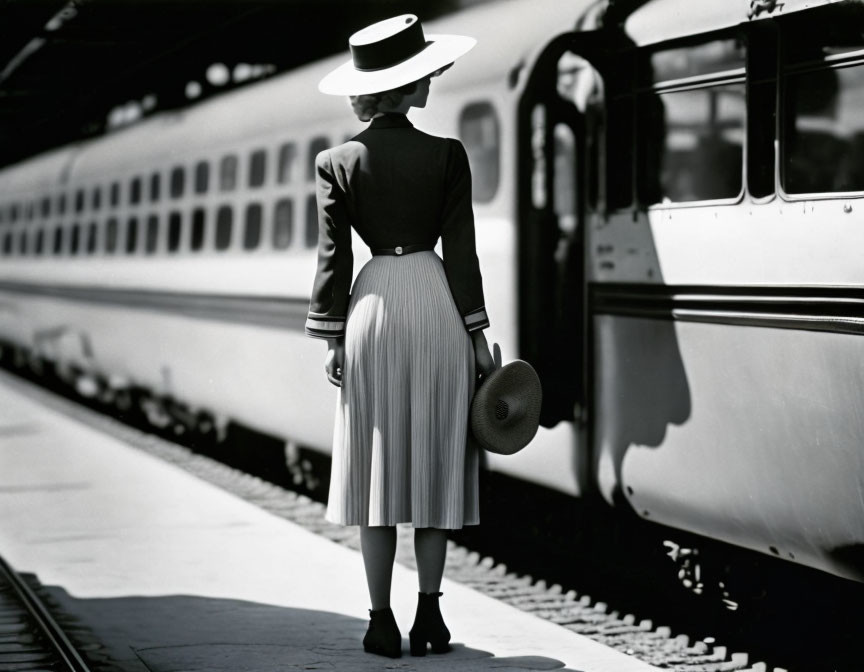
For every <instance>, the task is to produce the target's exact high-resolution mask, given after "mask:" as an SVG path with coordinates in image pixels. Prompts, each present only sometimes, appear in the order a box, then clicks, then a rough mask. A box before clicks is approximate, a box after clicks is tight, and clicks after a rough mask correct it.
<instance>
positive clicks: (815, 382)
mask: <svg viewBox="0 0 864 672" xmlns="http://www.w3.org/2000/svg"><path fill="white" fill-rule="evenodd" d="M862 19H864V6H862V3H860V2H853V1H850V0H838V1H830V0H819V1H817V0H809V1H806V2H805V1H804V0H786V2H784V3H777V2H774V1H773V0H734V1H733V2H712V3H681V2H677V1H674V0H647V1H645V0H631V1H630V2H616V3H607V2H595V1H589V0H581V1H580V0H573V1H572V2H553V1H552V0H549V1H547V2H537V1H536V0H505V1H502V2H493V3H489V4H485V5H482V6H477V7H474V8H471V9H468V10H465V11H462V12H459V13H457V14H453V15H451V16H450V17H448V18H446V19H444V20H441V21H438V22H435V23H434V24H430V25H429V26H428V27H427V30H429V32H454V33H464V34H470V35H474V36H476V37H478V38H479V45H478V47H477V48H476V49H475V50H474V51H473V52H472V54H471V55H470V56H469V57H467V58H466V59H462V60H460V62H459V63H458V64H457V65H456V66H455V67H454V68H452V69H451V70H450V71H449V72H448V73H447V75H446V76H445V77H442V78H440V79H436V80H434V83H433V94H432V97H431V98H430V105H429V107H428V108H427V109H425V110H420V111H417V112H416V113H414V112H412V113H411V117H412V120H413V121H414V123H415V124H416V125H417V126H418V127H419V128H422V129H424V130H427V131H429V132H432V133H436V134H440V135H447V136H452V137H458V138H460V139H461V140H462V142H463V143H464V144H465V146H466V149H467V151H468V154H469V159H470V161H471V165H472V173H473V176H474V204H475V213H476V217H477V240H478V254H479V257H480V260H481V268H482V271H483V276H484V286H485V288H486V292H487V309H488V311H489V314H490V319H491V321H492V327H491V330H490V332H489V334H490V337H491V340H494V341H497V342H499V343H500V344H501V345H502V349H503V351H504V355H505V359H508V358H514V357H521V358H524V359H527V360H528V361H530V362H532V363H533V364H534V365H535V367H536V368H537V370H538V372H539V374H540V376H541V380H542V382H543V385H544V407H543V413H542V418H541V419H542V424H543V428H541V430H540V432H539V433H538V436H537V438H536V439H535V441H534V442H533V443H532V445H531V446H529V447H528V448H527V449H526V450H524V451H522V452H521V453H519V454H518V455H516V456H511V457H507V458H502V457H499V456H493V455H489V456H488V467H489V468H490V469H493V470H496V471H500V472H503V473H508V474H510V475H513V476H515V477H518V478H521V479H525V480H529V481H531V482H534V483H538V484H540V485H543V486H545V487H550V488H554V489H556V490H560V491H562V492H564V493H566V494H568V495H571V496H573V497H590V498H601V499H604V500H606V501H608V502H609V504H611V505H613V506H616V507H620V508H621V509H622V510H625V511H633V512H635V513H636V514H637V515H639V516H641V517H643V518H645V519H648V520H651V521H654V522H657V523H660V524H663V525H667V526H670V527H673V528H680V529H683V530H687V531H689V532H693V533H696V534H700V535H703V536H706V537H710V538H713V539H719V540H722V541H725V542H729V543H732V544H736V545H738V546H743V547H746V548H751V549H755V550H758V551H761V552H763V553H767V554H769V555H772V556H776V557H781V558H784V559H786V560H789V561H793V562H797V563H801V564H804V565H807V566H811V567H815V568H818V569H821V570H824V571H827V572H830V573H832V574H835V575H838V576H843V577H846V578H851V579H854V580H858V581H860V580H862V577H864V553H862V551H864V515H862V514H864V498H862V497H861V492H862V489H864V485H862V483H864V453H862V451H861V445H862V439H864V419H862V415H861V413H860V411H859V409H860V408H861V407H862V403H861V402H862V398H861V397H862V394H864V392H862V389H861V388H862V386H861V384H860V383H861V381H862V379H864V377H862V375H861V373H862V371H861V364H860V362H861V361H864V358H862V357H861V355H862V352H861V351H862V347H864V346H862V344H864V341H862V340H861V336H860V335H861V333H862V331H864V321H862V312H861V309H862V305H864V291H862V290H864V267H862V266H861V265H860V264H859V263H857V255H856V254H855V250H856V249H857V244H856V242H855V241H856V240H859V239H860V238H861V237H862V235H864V233H862V231H864V226H862V224H864V222H862V219H861V209H862V208H864V202H862V200H861V198H862V197H864V142H862V137H864V115H862V113H861V112H860V110H861V109H864V105H862V103H864V35H862V32H861V29H860V26H861V25H864V22H862ZM343 58H344V57H338V58H334V59H327V60H325V61H322V62H319V63H315V64H311V65H309V66H306V67H303V68H300V69H298V70H296V71H293V72H290V73H286V74H284V75H280V76H278V77H274V78H272V79H270V80H268V81H265V82H262V83H259V84H256V85H250V86H248V87H246V88H243V89H241V90H236V91H234V92H231V93H227V94H224V95H222V96H219V97H218V98H214V99H211V100H208V101H205V102H202V103H199V104H197V105H193V106H190V107H189V108H187V109H184V110H180V111H176V112H164V113H159V114H155V115H153V116H152V117H149V118H147V119H145V120H143V121H142V122H140V123H139V124H137V125H135V126H134V127H131V128H128V129H125V130H121V131H117V132H115V133H112V134H110V135H107V136H106V137H104V138H100V139H96V140H93V141H89V142H85V143H81V144H78V145H74V146H70V147H65V148H61V149H58V150H55V151H53V152H50V153H48V154H45V155H43V156H40V157H36V158H34V159H31V160H29V161H26V162H24V163H22V164H19V165H17V166H12V167H10V168H7V169H5V170H3V171H2V172H0V341H2V342H3V344H4V345H5V347H7V348H13V349H14V350H15V351H16V352H17V353H19V355H20V357H21V358H22V359H23V360H26V361H31V362H33V363H34V366H36V367H38V366H39V365H40V363H46V362H47V363H51V364H52V365H53V366H54V367H55V368H58V369H60V370H68V371H70V372H72V375H75V376H77V379H78V381H79V385H81V386H82V387H84V388H87V387H88V385H89V388H90V393H92V394H99V393H103V392H104V393H106V394H107V393H110V394H112V395H114V397H115V398H117V399H122V400H126V403H128V398H129V395H128V392H129V391H130V390H136V391H141V390H145V391H146V392H147V394H148V398H149V399H150V400H151V401H154V400H155V401H156V402H158V401H159V400H171V402H172V403H173V404H175V405H177V406H178V407H182V408H183V409H184V411H185V415H186V417H188V418H189V419H190V424H192V425H194V424H195V423H196V422H200V423H202V424H207V423H210V422H212V421H213V419H214V418H216V419H217V420H218V419H220V418H221V419H223V420H224V419H227V418H230V419H232V420H235V421H237V422H240V423H243V424H246V425H248V426H250V427H253V428H256V429H260V430H263V431H266V432H269V433H271V434H273V435H276V436H279V437H283V438H284V439H285V440H286V442H288V443H289V445H302V446H305V447H309V448H313V449H316V450H319V451H322V452H324V453H326V452H328V451H329V445H330V439H331V436H330V432H331V428H332V420H333V412H334V408H335V398H334V390H333V388H331V387H330V386H329V385H328V383H327V381H326V379H325V377H324V375H323V372H322V369H323V366H322V364H323V355H324V352H323V348H322V346H321V344H320V343H319V342H317V341H313V340H312V339H308V338H305V337H304V336H303V333H302V329H303V321H304V318H305V313H306V309H307V307H308V297H309V291H310V289H311V282H312V277H313V275H314V268H315V248H316V236H317V222H316V219H315V218H316V212H315V208H314V172H313V170H312V167H313V162H314V157H315V155H316V154H317V152H318V151H320V150H321V149H324V148H326V147H329V146H331V145H333V144H337V143H339V142H342V141H343V140H344V139H346V138H349V137H351V136H352V135H353V134H354V133H356V132H357V131H358V130H359V129H360V127H361V126H360V124H359V122H357V121H356V120H355V119H354V117H353V115H352V114H351V112H350V110H349V108H348V106H347V104H346V102H345V101H342V100H339V99H335V98H331V97H326V96H321V95H318V94H317V92H316V84H317V82H318V80H319V79H320V78H321V77H322V76H323V74H324V73H326V72H328V71H329V70H330V69H332V67H334V66H335V65H336V64H338V63H340V62H341V61H342V60H343ZM355 250H356V251H357V252H358V253H357V254H355V271H356V270H359V268H360V267H361V266H362V264H363V263H364V261H365V260H366V259H367V258H368V256H367V257H364V256H363V255H364V254H367V253H366V252H364V251H362V250H363V246H362V245H361V244H360V242H359V240H356V239H355ZM94 381H95V382H94Z"/></svg>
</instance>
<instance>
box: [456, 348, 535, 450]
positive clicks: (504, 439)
mask: <svg viewBox="0 0 864 672" xmlns="http://www.w3.org/2000/svg"><path fill="white" fill-rule="evenodd" d="M494 352H495V354H494V358H495V364H496V365H497V368H496V369H495V371H493V372H492V373H491V374H489V377H488V378H487V379H486V380H485V382H483V384H482V385H481V386H480V388H479V389H478V390H477V392H476V394H475V395H474V400H473V401H472V402H471V432H472V433H473V434H474V438H475V439H476V440H477V443H479V444H480V445H481V446H482V447H483V448H485V449H486V450H488V451H489V452H492V453H499V454H500V455H512V454H513V453H516V452H518V451H520V450H522V449H523V448H524V447H525V446H527V445H528V444H529V443H530V441H531V439H533V438H534V435H535V434H537V427H538V426H539V424H540V402H541V401H542V399H543V391H542V389H541V387H540V378H539V377H538V376H537V372H536V371H535V370H534V368H533V367H532V366H531V365H530V364H529V363H528V362H523V361H522V360H519V359H517V360H515V361H513V362H510V363H509V364H507V365H506V366H503V367H502V366H501V348H499V347H498V344H497V343H496V344H495V346H494Z"/></svg>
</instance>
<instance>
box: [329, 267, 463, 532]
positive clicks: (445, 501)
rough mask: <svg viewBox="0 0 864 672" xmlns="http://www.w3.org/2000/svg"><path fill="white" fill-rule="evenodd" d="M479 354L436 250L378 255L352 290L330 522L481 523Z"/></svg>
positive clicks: (449, 526) (456, 525)
mask: <svg viewBox="0 0 864 672" xmlns="http://www.w3.org/2000/svg"><path fill="white" fill-rule="evenodd" d="M473 394H474V349H473V346H472V343H471V337H470V336H469V335H468V333H467V331H466V330H465V327H464V325H463V322H462V317H461V316H460V314H459V311H458V310H457V308H456V305H455V303H454V302H453V297H452V295H451V293H450V288H449V285H448V284H447V278H446V276H445V275H444V266H443V264H442V262H441V259H440V258H439V257H438V255H437V254H435V252H432V251H424V252H415V253H413V254H407V255H405V256H398V257H397V256H375V257H372V259H371V260H370V261H369V262H367V263H366V265H365V266H364V267H363V268H362V269H361V270H360V273H359V275H358V276H357V279H356V280H355V282H354V286H353V288H352V290H351V301H350V304H349V307H348V320H347V323H346V329H345V363H344V366H343V370H342V387H341V388H340V392H339V401H338V404H337V408H336V425H335V431H334V436H333V466H332V473H331V478H330V496H329V501H328V506H327V520H329V521H331V522H334V523H339V524H342V525H395V524H397V523H412V524H413V526H414V527H437V528H446V529H459V528H461V527H462V526H463V525H476V524H478V523H479V507H478V485H477V468H478V461H479V454H478V449H477V448H476V446H475V444H473V443H470V444H469V442H468V441H467V438H468V437H467V434H468V413H469V408H470V405H471V398H472V395H473Z"/></svg>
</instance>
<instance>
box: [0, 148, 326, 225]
mask: <svg viewBox="0 0 864 672" xmlns="http://www.w3.org/2000/svg"><path fill="white" fill-rule="evenodd" d="M329 144H330V143H329V140H328V139H327V138H326V137H323V136H319V137H316V138H313V139H312V140H311V141H310V142H309V146H308V153H307V159H308V160H307V162H306V180H307V181H309V182H311V181H314V179H315V156H316V155H317V154H318V152H320V151H321V150H323V149H326V148H327V147H328V146H329ZM296 164H297V146H296V144H295V143H293V142H286V143H284V144H282V145H281V146H280V147H279V149H278V150H277V152H276V164H275V171H269V170H268V153H267V150H266V149H263V148H259V149H254V150H252V151H251V152H250V153H249V155H248V157H247V162H246V180H245V184H246V186H247V187H248V188H250V189H258V188H262V187H264V186H265V185H266V184H267V183H268V178H269V177H271V176H272V175H275V180H276V184H279V185H282V184H289V183H291V182H293V181H294V180H296V175H295V173H296ZM240 167H241V166H240V158H239V156H238V155H237V154H227V155H225V156H223V157H222V158H221V159H220V160H219V162H218V164H217V165H216V169H215V172H216V175H215V178H216V185H215V186H216V187H217V190H218V191H219V192H223V193H224V192H231V191H234V190H235V189H237V188H238V187H239V185H240ZM163 179H164V185H165V186H166V187H167V189H166V191H167V193H166V194H165V196H163ZM187 182H188V183H189V184H188V185H187ZM212 182H213V180H211V165H210V162H208V161H203V160H202V161H198V162H197V163H196V164H195V165H194V167H193V168H192V169H191V170H188V171H187V169H186V168H185V167H184V166H181V165H178V166H174V167H173V168H171V169H170V171H168V173H167V174H166V175H163V174H162V172H160V171H154V172H152V173H151V174H150V175H149V176H141V175H137V176H135V177H132V178H131V179H130V180H129V181H128V183H126V184H125V186H126V196H125V201H124V198H123V194H122V191H123V187H124V184H123V183H121V182H119V181H117V182H112V183H111V184H110V185H109V186H106V187H102V186H94V187H92V188H90V189H86V190H85V189H77V190H75V191H74V193H72V194H69V195H68V196H67V194H65V193H61V194H58V195H57V196H56V197H54V198H52V197H50V196H44V197H42V198H41V199H38V200H35V201H28V202H26V203H23V204H20V203H10V204H8V205H7V206H6V207H0V222H3V221H4V220H5V221H8V222H10V223H15V222H16V221H19V220H21V219H23V220H25V221H30V220H33V219H35V218H37V217H40V216H41V217H42V218H46V217H51V216H52V215H53V214H56V215H59V216H63V215H65V214H66V211H67V208H68V209H70V210H72V211H73V212H74V213H75V214H76V215H82V214H85V213H88V212H89V213H95V212H99V211H100V210H101V209H102V205H103V202H106V203H107V207H109V208H116V207H118V206H119V205H121V203H124V202H125V203H126V204H128V205H142V204H145V203H148V202H149V203H158V202H159V201H160V199H162V198H164V197H170V198H171V199H179V198H183V197H184V196H185V195H187V194H194V195H196V196H204V195H205V194H207V193H208V192H210V190H211V187H212V186H213V185H212V184H211V183H212ZM145 190H146V192H147V193H146V194H145Z"/></svg>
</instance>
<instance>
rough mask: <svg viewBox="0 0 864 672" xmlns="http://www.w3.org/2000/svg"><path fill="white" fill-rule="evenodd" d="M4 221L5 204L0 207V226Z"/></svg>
mask: <svg viewBox="0 0 864 672" xmlns="http://www.w3.org/2000/svg"><path fill="white" fill-rule="evenodd" d="M5 219H6V204H5V203H4V204H2V205H0V224H2V223H3V221H4V220H5Z"/></svg>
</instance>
